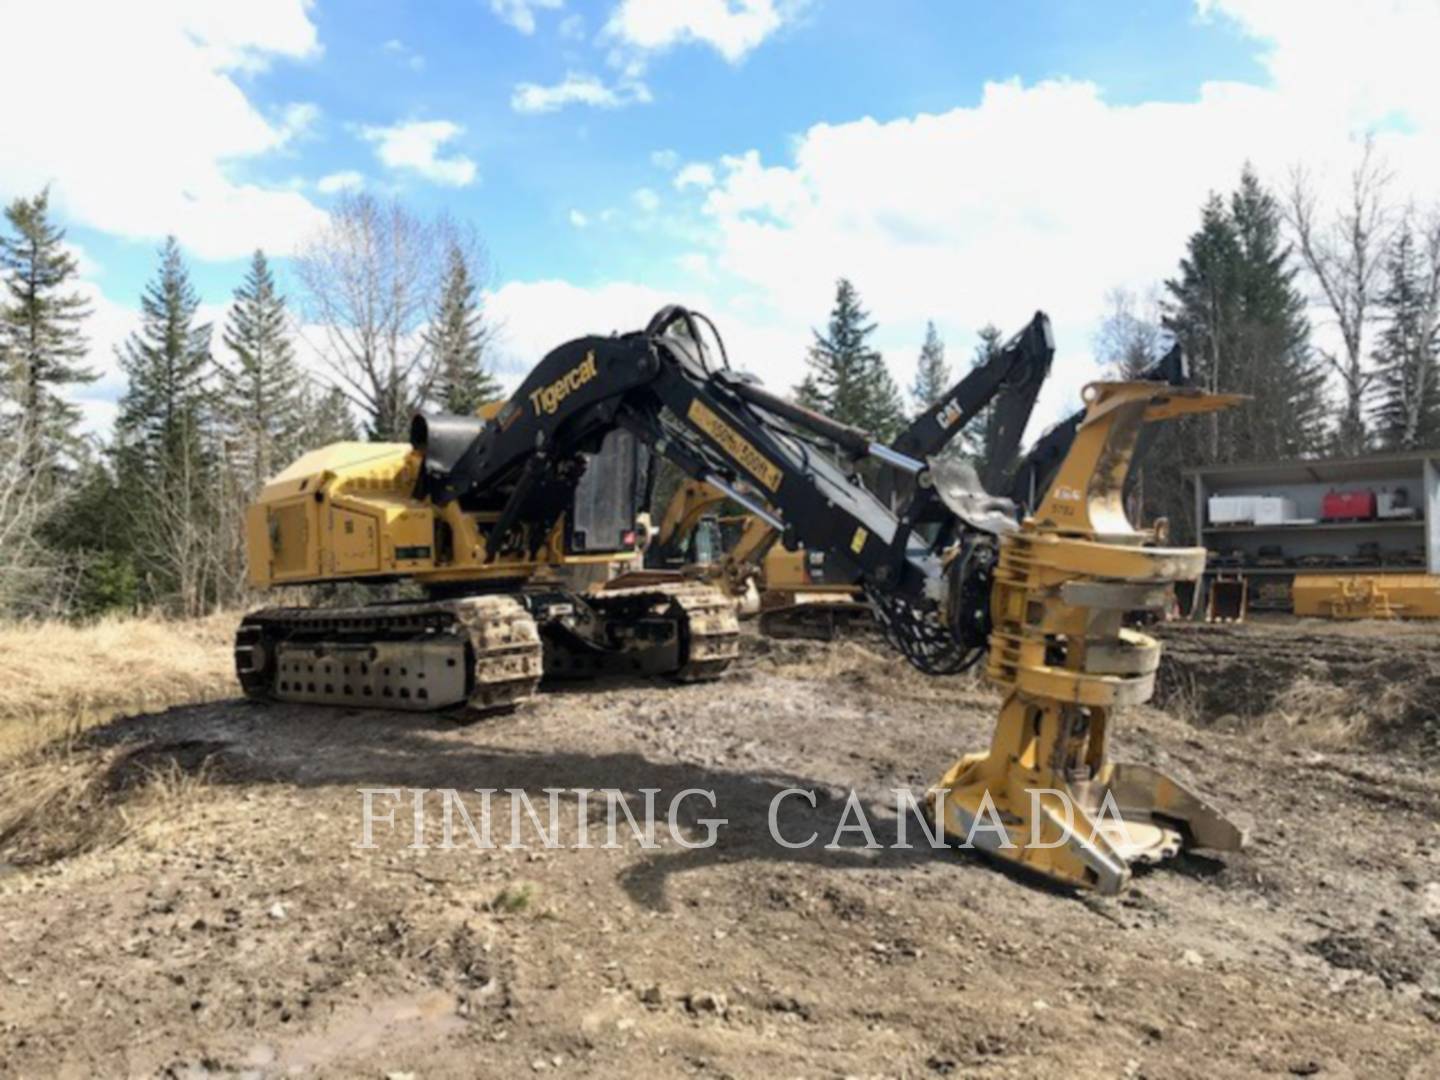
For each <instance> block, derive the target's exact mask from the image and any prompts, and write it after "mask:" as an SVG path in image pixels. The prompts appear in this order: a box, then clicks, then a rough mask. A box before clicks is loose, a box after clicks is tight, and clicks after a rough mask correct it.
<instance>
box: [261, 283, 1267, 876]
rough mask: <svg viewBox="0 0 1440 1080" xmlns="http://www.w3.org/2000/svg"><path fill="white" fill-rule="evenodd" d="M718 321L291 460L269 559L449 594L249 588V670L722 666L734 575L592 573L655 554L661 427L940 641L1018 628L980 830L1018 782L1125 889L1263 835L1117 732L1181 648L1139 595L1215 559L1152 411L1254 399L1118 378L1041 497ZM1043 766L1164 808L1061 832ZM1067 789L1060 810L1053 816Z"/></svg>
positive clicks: (268, 682)
mask: <svg viewBox="0 0 1440 1080" xmlns="http://www.w3.org/2000/svg"><path fill="white" fill-rule="evenodd" d="M702 323H703V324H705V325H706V326H709V322H708V320H706V319H704V317H703V316H700V315H698V314H696V313H692V312H689V311H687V310H685V309H683V308H678V307H668V308H665V309H663V310H662V311H661V312H659V313H658V314H657V315H656V316H655V318H654V319H653V320H651V323H650V325H649V326H648V327H647V328H646V329H645V330H644V331H641V332H636V333H628V334H623V335H618V336H610V337H585V338H580V339H578V340H575V341H571V342H569V343H567V344H565V345H561V346H560V347H559V348H557V349H555V350H554V351H552V352H551V353H549V354H548V355H547V356H546V357H545V358H544V359H543V360H542V361H541V362H540V363H539V364H538V365H537V366H536V368H535V369H534V370H533V371H532V372H531V373H530V375H529V376H528V377H527V378H526V379H525V380H524V381H523V382H522V383H521V385H520V387H519V388H518V389H517V390H516V391H515V393H514V394H513V395H512V396H511V397H510V399H509V400H508V401H506V402H505V403H504V404H503V405H501V406H499V407H498V408H496V409H493V410H490V414H489V415H488V416H487V417H474V418H471V417H453V416H419V417H417V418H416V420H415V422H414V424H413V425H412V429H411V440H410V444H409V445H408V446H406V445H398V444H379V445H361V444H353V443H342V444H338V445H336V446H332V447H328V448H326V449H323V450H319V451H315V452H313V453H311V454H308V455H306V456H305V457H302V458H301V459H300V460H299V461H297V462H296V463H295V464H294V465H292V466H291V467H290V468H288V469H286V470H285V471H284V472H283V473H281V474H280V475H279V476H278V477H276V478H275V479H274V480H273V481H271V482H270V483H269V484H268V485H267V486H266V488H265V489H264V491H263V492H262V495H261V497H260V500H259V501H258V503H257V504H256V505H255V506H254V507H252V508H251V511H250V514H249V517H248V520H247V545H248V550H249V557H250V563H251V567H250V569H251V577H252V580H253V581H254V582H255V583H256V584H258V585H292V584H302V583H324V582H339V581H369V582H383V581H395V580H407V581H413V582H418V583H420V584H422V585H423V586H425V588H426V590H427V591H428V594H429V596H428V599H425V600H423V601H413V602H401V603H393V604H383V603H375V604H367V605H363V606H357V607H348V608H319V607H316V608H272V609H267V610H264V611H259V612H256V613H254V614H252V615H250V616H247V617H246V618H245V619H244V621H243V622H242V624H241V626H240V629H239V633H238V637H237V641H236V648H235V655H236V665H237V669H238V672H239V676H240V680H241V683H242V685H243V686H244V688H245V690H246V692H247V693H248V694H250V695H251V696H253V697H255V698H259V699H279V700H284V701H294V702H310V703H317V704H342V705H380V706H387V707H398V708H409V709H423V708H445V707H454V706H459V705H464V704H468V705H470V706H471V707H473V708H475V709H477V710H479V711H482V712H484V711H489V710H494V709H497V708H501V707H507V706H513V705H515V704H517V703H519V702H522V701H523V700H525V698H527V697H528V696H529V695H531V694H532V693H533V692H534V691H535V690H536V688H537V686H538V683H539V680H540V678H541V676H542V674H556V675H584V674H590V673H599V672H605V671H613V670H622V671H642V672H650V673H665V674H672V675H675V676H678V677H679V678H682V679H703V678H713V677H716V676H718V675H719V674H720V673H721V672H723V671H724V669H725V668H726V666H727V665H729V663H730V662H731V661H732V659H733V658H734V657H735V655H736V652H737V644H738V643H737V624H736V621H735V614H734V608H733V605H732V604H731V603H730V602H729V600H728V599H726V598H725V597H724V596H723V595H722V594H720V593H719V592H717V591H716V590H714V589H713V588H711V587H709V586H706V585H703V584H699V583H696V582H693V581H686V580H685V579H683V578H682V577H680V576H679V575H675V574H665V573H661V572H655V571H641V572H638V573H629V574H622V575H621V576H620V577H618V578H615V579H614V580H610V581H607V582H604V583H603V584H592V585H591V586H590V587H588V588H581V587H580V586H578V585H574V584H572V583H570V580H569V579H567V572H569V571H582V572H583V571H586V570H591V571H593V570H594V569H595V568H597V567H599V568H600V569H604V567H605V566H606V565H607V564H611V563H615V562H623V563H629V564H631V565H633V563H634V560H635V559H636V557H637V554H638V547H639V541H640V538H641V537H642V536H643V535H644V532H645V528H646V526H647V523H646V522H644V521H643V520H641V519H640V515H639V513H638V511H639V510H640V508H642V507H643V506H644V505H645V503H644V492H645V488H646V487H647V484H646V482H645V478H644V476H643V475H642V474H643V472H644V471H645V468H646V466H647V464H648V457H647V455H646V454H645V453H642V452H641V450H642V449H646V448H648V450H649V451H650V452H652V453H653V454H655V455H658V456H660V457H663V458H664V459H666V460H668V461H670V462H672V463H674V464H675V465H676V466H678V467H679V468H680V469H681V470H682V471H683V472H684V473H685V474H686V475H687V476H689V477H690V478H692V479H695V480H700V481H703V482H704V483H706V484H708V485H710V486H712V487H713V488H715V489H716V490H717V491H719V492H721V493H723V494H724V495H725V496H726V497H727V498H729V499H731V500H733V501H734V502H736V503H738V504H739V505H741V506H743V507H744V508H745V510H746V511H747V513H749V514H752V515H754V516H755V517H757V518H758V519H760V520H761V521H763V522H765V523H766V524H767V525H768V526H770V527H771V528H773V529H774V530H775V531H776V532H777V533H778V535H779V537H780V539H781V542H782V543H783V544H784V545H785V546H786V548H787V549H792V550H793V549H796V548H799V547H802V546H803V547H804V548H805V549H807V550H810V551H816V552H822V553H824V555H825V557H826V559H827V560H833V561H834V562H835V563H836V564H837V565H838V566H839V567H840V568H842V569H843V570H844V571H845V572H846V573H849V574H851V575H853V578H854V580H856V581H858V582H859V583H860V586H861V588H862V589H863V590H864V593H865V595H866V597H867V599H868V600H869V602H870V603H871V605H872V606H873V608H874V610H875V613H876V617H877V619H878V621H879V622H880V623H881V625H882V627H883V628H884V630H885V633H886V636H887V637H888V639H889V640H890V642H891V644H892V645H893V646H894V647H895V648H896V649H898V650H899V651H900V652H901V653H902V654H903V655H904V656H905V657H906V659H907V660H908V661H909V662H910V663H911V664H913V665H914V666H915V667H916V668H918V669H919V670H921V671H923V672H926V673H928V674H932V675H946V674H954V673H957V672H960V671H963V670H965V669H967V668H968V667H970V666H972V665H974V664H975V663H976V662H977V661H978V660H979V659H980V658H982V657H983V656H984V655H985V652H986V649H987V647H989V648H990V650H991V653H992V659H991V663H990V672H991V674H992V675H993V676H994V677H996V678H997V679H999V680H1001V682H1002V683H1004V684H1005V685H1007V686H1009V687H1010V694H1009V697H1008V698H1007V700H1006V705H1005V708H1004V710H1003V712H1002V716H1001V722H1000V725H999V727H998V728H997V732H996V740H995V743H994V745H993V747H992V750H991V753H990V754H988V755H980V756H977V757H972V758H967V759H964V761H962V763H961V764H960V765H959V766H957V769H956V770H952V772H953V774H954V775H953V777H947V782H948V781H949V780H952V779H953V781H954V783H953V785H950V786H952V787H953V788H954V791H953V793H952V794H951V795H950V797H948V798H946V799H945V801H944V810H943V812H942V814H941V815H940V816H941V818H942V819H943V820H942V824H943V826H944V827H945V829H946V831H947V832H948V833H950V834H951V835H952V836H960V837H963V838H967V839H968V834H969V832H970V831H971V829H970V826H971V824H972V823H973V821H974V820H976V819H977V818H978V817H981V816H983V815H984V813H985V812H986V806H985V803H986V802H987V800H988V802H989V803H990V804H991V806H990V808H989V809H990V810H992V811H996V812H998V814H999V815H1000V818H1001V820H1002V821H1004V822H1006V823H1007V825H1012V826H1014V828H1013V829H1012V833H1013V834H1014V835H1015V836H1016V838H1017V844H1018V847H1017V848H1014V849H1007V848H1005V847H1004V846H1000V847H998V848H997V850H996V854H998V855H1000V856H1002V857H1008V858H1012V859H1015V860H1017V861H1019V862H1021V863H1023V864H1024V865H1026V866H1028V867H1030V868H1031V869H1034V870H1037V871H1038V872H1040V873H1042V874H1046V875H1048V876H1050V877H1051V878H1053V879H1055V880H1058V881H1061V882H1066V883H1069V884H1074V885H1078V886H1086V887H1093V888H1099V889H1102V890H1105V891H1113V890H1116V889H1118V888H1120V887H1121V886H1123V884H1124V882H1125V880H1126V879H1127V878H1128V863H1129V862H1130V861H1132V860H1137V859H1145V858H1153V857H1159V856H1162V855H1165V854H1169V853H1172V852H1173V851H1174V850H1175V849H1176V848H1178V847H1179V846H1180V845H1181V844H1184V843H1195V844H1200V845H1206V846H1210V847H1218V848H1230V847H1234V846H1237V845H1238V844H1239V842H1240V835H1239V832H1238V830H1236V829H1234V827H1233V826H1230V825H1229V823H1228V822H1226V821H1225V820H1224V819H1223V818H1222V817H1221V816H1220V815H1219V814H1218V813H1217V812H1215V811H1214V810H1212V809H1210V808H1209V807H1208V806H1206V805H1205V804H1204V803H1203V802H1202V801H1201V800H1200V799H1199V798H1197V797H1196V796H1194V795H1192V794H1190V793H1189V792H1187V791H1186V790H1185V789H1184V788H1182V787H1181V786H1180V785H1179V784H1177V783H1176V782H1174V781H1173V780H1171V779H1169V778H1168V777H1165V776H1163V775H1161V774H1159V773H1156V772H1154V771H1152V770H1146V769H1141V768H1139V767H1136V766H1115V765H1111V764H1110V763H1109V762H1108V761H1107V760H1106V742H1105V732H1106V725H1107V722H1108V719H1109V717H1110V713H1111V710H1112V709H1113V708H1114V707H1115V706H1118V705H1123V704H1128V703H1132V702H1135V701H1140V700H1144V698H1145V697H1146V696H1147V695H1148V693H1149V688H1150V684H1151V682H1152V681H1153V677H1154V671H1155V664H1156V661H1157V657H1158V646H1157V645H1156V644H1155V643H1154V642H1153V641H1151V640H1150V639H1148V638H1145V637H1144V636H1143V635H1140V634H1138V633H1137V632H1135V631H1131V630H1126V629H1124V628H1123V627H1122V626H1121V619H1122V616H1123V615H1124V614H1125V612H1127V611H1130V610H1134V609H1136V608H1144V607H1149V606H1154V605H1156V604H1158V603H1159V599H1158V598H1159V596H1160V595H1161V594H1162V593H1163V592H1164V591H1165V589H1166V588H1168V586H1169V585H1170V584H1171V582H1172V581H1173V580H1174V579H1177V578H1182V577H1187V576H1189V577H1193V576H1195V575H1197V574H1198V573H1199V571H1200V567H1201V566H1202V565H1203V561H1204V552H1203V551H1202V550H1200V549H1189V548H1184V549H1170V548H1160V547H1155V546H1152V545H1151V543H1150V541H1153V539H1154V538H1153V537H1147V536H1143V535H1141V534H1139V533H1136V532H1135V531H1134V530H1133V529H1131V528H1130V526H1129V523H1128V522H1127V521H1126V519H1125V516H1124V510H1123V505H1122V498H1121V492H1122V490H1123V486H1124V482H1125V475H1126V472H1127V470H1128V466H1129V461H1130V455H1131V452H1132V450H1133V447H1134V442H1135V439H1136V437H1137V436H1138V434H1139V430H1140V427H1141V424H1142V422H1143V421H1144V420H1146V419H1160V418H1165V417H1168V416H1172V415H1176V414H1179V413H1184V412H1194V411H1201V410H1204V409H1208V408H1214V407H1218V406H1219V405H1222V404H1226V403H1227V402H1226V401H1224V400H1222V399H1218V398H1215V397H1213V396H1206V395H1203V394H1200V393H1199V392H1198V391H1194V390H1190V389H1172V388H1170V387H1168V386H1165V385H1162V384H1157V383H1120V384H1105V383H1101V384H1095V385H1094V386H1093V387H1092V388H1090V390H1089V391H1088V393H1089V394H1090V404H1089V412H1088V413H1087V416H1086V419H1085V420H1084V421H1083V422H1082V423H1081V424H1080V425H1079V427H1078V431H1077V433H1076V436H1075V442H1074V448H1073V450H1072V451H1071V453H1070V454H1069V455H1067V457H1066V458H1065V460H1064V462H1063V464H1062V465H1061V466H1060V469H1059V473H1058V475H1057V478H1056V481H1055V483H1054V484H1053V485H1052V487H1051V489H1050V492H1049V494H1048V496H1047V497H1046V499H1045V501H1044V503H1043V504H1042V505H1041V506H1040V508H1039V510H1038V511H1037V513H1036V514H1035V515H1034V516H1032V517H1029V518H1027V519H1026V520H1025V522H1024V524H1023V525H1017V524H1016V517H1017V515H1016V511H1015V506H1014V504H1013V503H1012V502H1011V501H1010V500H1008V499H1004V498H996V497H994V496H991V495H989V494H987V493H986V492H985V491H984V490H983V488H981V486H980V485H979V484H977V483H976V482H975V478H974V474H973V470H966V469H963V468H955V467H952V466H951V465H949V464H947V463H946V462H944V461H942V460H939V459H936V460H933V461H929V462H927V461H925V460H922V459H916V458H913V457H911V456H909V455H907V454H905V453H902V452H900V451H898V450H896V449H894V448H891V447H887V446H883V445H880V444H878V443H875V442H874V441H873V440H870V439H869V438H868V437H867V436H866V435H865V434H864V433H863V432H860V431H857V430H856V429H854V428H851V427H847V426H845V425H842V424H838V423H836V422H835V421H833V420H830V419H828V418H826V417H823V416H820V415H818V414H815V413H812V412H810V411H809V410H806V409H802V408H800V407H798V406H796V405H794V404H792V403H790V402H788V401H785V400H784V399H782V398H779V397H776V396H775V395H773V394H770V393H769V392H767V391H766V390H765V389H764V388H763V387H761V386H760V385H759V384H758V382H757V380H755V379H754V378H753V377H752V376H749V375H746V374H744V373H741V372H736V371H732V370H731V369H730V367H729V364H728V361H727V360H726V359H725V354H724V345H723V343H721V342H720V341H719V336H718V334H715V333H714V328H713V326H710V327H709V329H710V331H711V333H712V335H713V336H714V341H715V344H716V345H718V347H719V357H720V362H719V363H718V364H717V363H716V362H715V360H714V358H713V356H712V353H711V350H710V349H709V348H707V346H706V345H705V344H704V339H703V337H702V333H701V325H702ZM1045 332H1046V334H1047V335H1048V333H1049V331H1048V326H1047V327H1046V328H1045ZM822 442H823V444H824V445H825V447H827V448H831V449H833V454H832V453H831V452H827V451H826V450H824V449H822V448H821V445H820V444H821V443H822ZM866 459H869V460H872V461H879V462H880V463H883V464H884V465H886V466H888V467H890V468H894V469H899V470H901V471H902V472H904V473H905V474H907V475H908V476H909V477H910V479H911V483H910V484H909V485H907V491H906V492H905V494H904V495H903V497H902V498H901V499H900V505H899V508H898V509H892V508H891V504H890V503H889V502H888V501H886V500H882V499H881V498H879V497H878V496H877V495H876V494H875V493H873V492H872V491H870V490H869V489H868V488H867V487H866V486H865V484H864V483H863V481H862V479H861V476H860V473H859V471H858V470H857V468H856V466H857V464H859V463H860V462H861V461H863V460H866ZM992 630H993V633H992ZM1036 784H1038V785H1040V786H1046V787H1049V788H1051V789H1054V790H1056V791H1068V792H1070V793H1072V794H1074V795H1075V797H1076V799H1077V801H1078V802H1079V803H1080V805H1081V807H1082V808H1088V807H1090V806H1091V805H1092V804H1096V803H1095V800H1096V799H1097V798H1098V797H1099V793H1101V792H1109V793H1111V794H1112V795H1113V797H1114V798H1115V799H1118V800H1119V805H1120V809H1121V811H1122V812H1123V814H1124V815H1125V818H1126V820H1127V821H1130V820H1132V819H1133V821H1134V822H1135V823H1136V824H1135V830H1136V831H1135V832H1134V834H1133V835H1132V836H1131V838H1130V839H1128V840H1125V841H1123V842H1122V841H1118V840H1117V841H1114V842H1112V843H1110V844H1109V846H1108V847H1097V848H1096V850H1099V851H1100V852H1101V855H1102V856H1103V858H1097V857H1093V856H1092V855H1091V854H1090V853H1089V852H1088V850H1083V849H1081V850H1077V849H1075V848H1074V847H1073V846H1063V845H1062V846H1060V847H1053V848H1049V849H1046V850H1038V849H1035V848H1034V845H1031V844H1029V841H1028V839H1027V837H1026V836H1025V835H1024V827H1025V826H1026V825H1027V824H1029V823H1030V822H1031V821H1032V820H1038V818H1037V816H1036V815H1032V814H1031V812H1030V810H1029V809H1028V808H1027V806H1026V804H1025V801H1024V800H1023V799H1021V798H1020V797H1019V795H1020V793H1021V791H1022V788H1023V786H1025V785H1036ZM981 787H983V788H985V789H986V794H985V795H984V797H982V798H979V799H978V801H977V799H976V792H977V791H978V790H980V788H981ZM1096 805H1098V804H1096ZM1052 811H1053V807H1052V806H1050V805H1049V804H1048V803H1047V804H1046V805H1045V806H1044V807H1043V808H1042V810H1041V815H1043V816H1045V820H1044V822H1043V823H1042V824H1044V826H1045V829H1046V832H1045V836H1046V837H1047V838H1048V837H1049V836H1050V831H1049V830H1050V824H1051V818H1050V816H1048V815H1050V814H1051V812H1052ZM1086 842H1087V843H1090V841H1089V840H1088V839H1087V841H1086ZM1092 846H1093V845H1092Z"/></svg>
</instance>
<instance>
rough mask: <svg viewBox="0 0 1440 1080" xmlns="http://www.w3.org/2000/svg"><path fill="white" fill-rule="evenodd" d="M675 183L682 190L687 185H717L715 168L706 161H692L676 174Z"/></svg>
mask: <svg viewBox="0 0 1440 1080" xmlns="http://www.w3.org/2000/svg"><path fill="white" fill-rule="evenodd" d="M674 183H675V187H676V188H678V189H679V190H681V191H683V190H685V189H686V188H687V187H698V188H712V187H714V186H715V170H714V169H712V168H711V167H710V166H709V165H706V164H705V163H704V162H700V161H692V162H690V164H688V165H686V166H685V167H684V168H683V169H681V170H680V171H679V172H677V173H676V174H675V180H674Z"/></svg>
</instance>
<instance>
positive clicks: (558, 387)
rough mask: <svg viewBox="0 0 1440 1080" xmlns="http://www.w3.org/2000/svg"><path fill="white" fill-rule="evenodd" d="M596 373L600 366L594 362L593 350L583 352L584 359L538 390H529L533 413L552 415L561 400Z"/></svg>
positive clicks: (598, 372) (598, 371)
mask: <svg viewBox="0 0 1440 1080" xmlns="http://www.w3.org/2000/svg"><path fill="white" fill-rule="evenodd" d="M598 374H600V366H599V365H598V364H597V363H596V362H595V350H594V349H591V350H590V351H589V352H587V353H586V354H585V359H584V360H581V361H580V363H578V364H576V365H575V366H574V367H573V368H571V369H570V370H569V371H567V372H566V373H565V374H564V375H561V376H560V378H558V379H556V380H555V381H554V382H552V383H551V384H550V385H549V386H542V387H540V389H538V390H532V391H530V404H531V405H533V406H535V415H536V416H539V415H540V414H541V413H544V414H545V415H546V416H553V415H554V414H555V410H556V409H558V408H560V403H561V402H562V401H564V400H565V399H566V398H567V397H569V396H570V395H571V394H573V393H574V392H575V391H576V390H579V389H580V387H582V386H584V385H585V384H586V383H588V382H589V381H590V380H591V379H593V378H595V376H596V375H598Z"/></svg>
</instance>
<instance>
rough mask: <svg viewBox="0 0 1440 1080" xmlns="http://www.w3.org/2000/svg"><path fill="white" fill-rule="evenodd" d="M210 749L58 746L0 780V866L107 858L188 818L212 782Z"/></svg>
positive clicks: (28, 757)
mask: <svg viewBox="0 0 1440 1080" xmlns="http://www.w3.org/2000/svg"><path fill="white" fill-rule="evenodd" d="M209 750H210V748H209V747H206V746H204V745H202V744H177V745H175V746H172V747H158V748H157V747H150V746H142V747H138V748H137V747H111V748H109V749H103V750H101V749H94V748H89V749H76V748H75V747H74V746H72V745H68V744H65V743H52V744H51V745H49V746H47V747H45V748H43V749H40V750H36V751H32V752H30V753H28V754H25V755H22V756H21V757H19V758H17V759H15V760H12V761H11V762H9V763H7V765H6V769H5V772H4V774H3V775H0V864H12V865H15V866H39V865H46V864H50V863H54V862H56V861H58V860H60V859H65V858H69V857H71V856H74V855H79V854H81V853H83V852H88V851H97V850H104V849H106V848H111V847H114V846H116V845H117V844H120V843H121V842H122V841H124V840H127V839H129V838H130V837H132V836H135V835H137V834H142V833H147V832H151V831H154V830H155V829H157V828H158V829H164V828H165V827H167V826H168V825H169V824H170V823H173V822H174V821H176V820H178V819H181V818H183V816H184V811H185V810H186V809H187V808H188V807H190V806H192V805H194V804H195V803H196V801H197V800H199V799H200V798H201V797H202V796H203V794H204V792H205V789H206V787H207V785H209V783H210V782H211V779H212V767H211V762H212V759H211V757H210V755H209Z"/></svg>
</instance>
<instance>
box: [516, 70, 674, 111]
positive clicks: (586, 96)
mask: <svg viewBox="0 0 1440 1080" xmlns="http://www.w3.org/2000/svg"><path fill="white" fill-rule="evenodd" d="M649 100H650V89H649V88H648V87H647V86H646V85H645V84H644V83H642V82H634V81H622V82H620V83H617V84H616V85H614V86H609V85H606V84H605V83H604V82H602V81H601V80H600V79H598V78H596V77H595V76H594V75H582V74H577V73H575V72H570V73H569V74H567V75H566V76H565V78H564V79H563V80H561V81H560V82H558V83H555V84H553V85H551V86H542V85H540V84H539V83H528V82H527V83H520V84H519V85H518V86H516V87H515V92H514V93H513V94H511V95H510V107H511V108H512V109H514V110H515V111H516V112H518V113H548V112H555V111H556V110H558V109H563V108H565V106H567V105H590V106H593V107H595V108H598V109H618V108H621V107H622V106H625V105H634V104H644V103H646V102H648V101H649Z"/></svg>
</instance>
